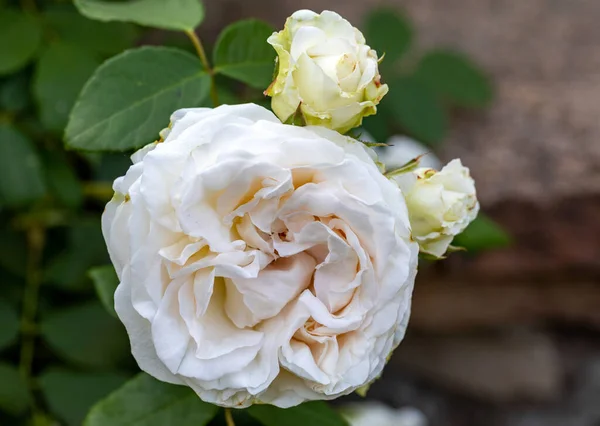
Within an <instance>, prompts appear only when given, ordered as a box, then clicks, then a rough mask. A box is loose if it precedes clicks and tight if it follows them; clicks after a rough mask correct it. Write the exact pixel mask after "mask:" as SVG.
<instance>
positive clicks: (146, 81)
mask: <svg viewBox="0 0 600 426" xmlns="http://www.w3.org/2000/svg"><path fill="white" fill-rule="evenodd" d="M209 87H210V77H209V76H208V74H207V73H206V72H204V71H203V70H202V66H201V64H200V61H199V60H198V59H197V58H196V57H194V56H193V55H191V54H189V53H186V52H183V51H180V50H177V49H172V48H165V47H143V48H139V49H134V50H128V51H126V52H124V53H122V54H121V55H118V56H116V57H114V58H112V59H110V60H108V61H106V62H105V63H104V64H102V65H101V66H100V67H99V68H98V69H97V70H96V72H95V73H94V75H93V76H92V78H90V80H89V81H88V82H87V84H86V85H85V87H84V88H83V91H82V92H81V95H80V97H79V100H78V101H77V103H76V104H75V107H74V108H73V111H72V112H71V116H70V118H69V123H68V125H67V129H66V132H65V137H66V141H67V146H69V147H70V148H76V149H82V150H87V151H101V150H105V151H123V150H128V149H133V148H139V147H141V146H143V145H145V144H147V143H150V142H152V141H153V140H155V139H157V138H158V132H159V131H160V130H162V129H163V128H164V127H166V126H167V125H168V124H169V116H170V114H171V113H172V112H173V111H175V110H176V109H178V108H182V107H193V106H196V105H199V104H200V103H201V102H202V100H203V99H204V98H205V97H206V96H207V94H208V91H209Z"/></svg>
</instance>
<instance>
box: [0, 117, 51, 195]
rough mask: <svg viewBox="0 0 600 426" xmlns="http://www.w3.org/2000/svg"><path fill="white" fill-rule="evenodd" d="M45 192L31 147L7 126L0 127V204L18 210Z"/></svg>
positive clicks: (14, 130) (22, 137)
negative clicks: (17, 208)
mask: <svg viewBox="0 0 600 426" xmlns="http://www.w3.org/2000/svg"><path fill="white" fill-rule="evenodd" d="M45 191H46V188H45V184H44V179H43V171H42V164H41V162H40V159H39V157H38V153H37V152H36V149H35V146H34V145H33V143H32V142H31V141H30V140H29V139H27V138H26V137H25V136H24V135H23V134H22V133H21V132H19V131H18V130H16V129H15V128H13V127H11V126H10V125H9V124H3V123H0V204H7V205H9V206H14V207H18V206H22V205H24V204H28V203H30V202H32V201H35V200H37V199H38V198H40V197H42V196H43V195H44V193H45Z"/></svg>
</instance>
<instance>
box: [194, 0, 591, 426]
mask: <svg viewBox="0 0 600 426" xmlns="http://www.w3.org/2000/svg"><path fill="white" fill-rule="evenodd" d="M206 3H207V5H206V6H207V7H206V9H207V13H208V17H207V19H206V21H205V23H204V26H203V31H204V35H205V36H206V37H207V38H208V39H214V36H215V34H216V33H217V31H218V30H219V29H220V28H222V27H223V26H224V25H225V24H227V23H229V22H231V21H234V20H236V19H241V18H247V17H257V18H261V19H264V20H267V21H269V22H271V23H272V24H273V25H275V26H276V27H278V28H279V27H281V26H282V25H283V22H284V19H285V18H286V17H287V16H289V15H290V14H291V13H292V12H293V11H295V10H297V9H300V8H308V9H313V10H316V11H321V10H323V9H331V10H335V11H337V12H338V13H340V14H341V15H343V16H344V17H346V18H347V19H348V20H350V21H351V22H352V23H354V24H355V25H356V26H358V27H360V25H361V22H362V20H363V17H364V15H365V14H366V13H367V12H368V11H370V10H372V9H373V8H374V7H376V6H378V5H382V4H385V5H393V6H396V7H398V8H399V9H400V10H402V11H403V12H404V13H406V14H407V16H408V17H409V18H410V19H411V20H412V22H413V23H414V25H415V27H416V33H417V41H416V42H417V44H418V45H420V46H422V47H429V46H433V45H435V46H443V47H452V48H456V49H458V50H461V51H463V52H465V53H467V54H468V55H470V56H471V57H472V58H473V59H474V60H475V61H476V62H478V63H479V64H480V65H481V66H482V67H483V68H484V69H485V70H486V71H487V72H488V73H489V74H490V75H491V76H492V77H493V78H494V82H495V86H496V100H495V102H494V104H493V106H492V107H491V108H490V109H488V110H485V111H482V112H468V113H460V114H458V115H456V116H455V117H452V122H451V132H450V133H451V135H450V137H449V138H447V140H446V141H444V146H443V148H442V149H441V151H440V152H439V155H440V157H441V158H442V160H449V159H452V158H454V157H460V158H462V160H463V162H464V163H465V164H466V165H467V166H468V167H470V168H471V171H472V173H473V175H474V177H475V179H476V181H477V185H478V190H479V197H480V200H481V202H482V206H483V209H484V211H486V213H488V214H489V215H490V216H491V217H493V218H494V219H495V220H497V221H498V222H499V223H500V224H501V225H503V226H504V227H505V228H506V229H507V230H508V231H509V232H510V233H511V234H512V235H513V237H514V239H515V243H514V244H513V246H512V247H510V248H507V249H502V250H496V251H493V252H487V253H484V254H482V255H480V256H477V257H476V258H474V257H469V256H468V255H453V256H452V258H451V259H449V260H448V261H446V262H443V263H440V264H436V265H433V266H425V267H422V270H421V273H420V276H419V279H418V283H417V288H416V290H415V295H414V306H413V316H412V322H411V324H410V326H409V333H408V337H407V339H406V340H405V341H404V342H403V343H402V345H401V346H400V347H399V348H398V349H397V351H396V353H395V356H394V357H393V359H392V361H391V362H390V366H389V367H388V369H387V370H386V372H385V374H384V376H383V378H382V379H381V380H380V381H378V382H377V383H376V384H375V385H374V386H373V387H372V389H371V392H370V394H369V396H370V397H373V398H378V399H381V400H383V401H385V402H387V403H388V404H391V405H393V406H404V405H411V406H415V407H417V408H419V409H420V410H422V411H423V412H424V413H425V415H426V416H427V418H428V419H429V423H430V424H431V425H434V426H435V425H444V426H448V425H450V426H454V425H484V426H489V425H491V426H493V425H511V426H512V425H515V426H521V425H523V426H536V425H540V426H542V425H543V426H554V425H556V426H571V425H573V426H588V425H589V426H594V425H600V339H599V337H600V333H599V331H600V25H599V24H598V22H600V2H599V1H598V0H528V1H523V2H519V1H515V0H512V1H511V0H454V1H449V0H406V1H401V0H396V1H388V2H381V1H376V0H360V1H359V0H302V1H298V0H260V1H257V0H254V1H247V0H246V1H244V0H221V1H216V0H215V1H212V2H208V1H207V2H206ZM384 78H385V76H384ZM374 426H375V425H374Z"/></svg>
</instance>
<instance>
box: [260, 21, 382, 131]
mask: <svg viewBox="0 0 600 426" xmlns="http://www.w3.org/2000/svg"><path fill="white" fill-rule="evenodd" d="M267 41H268V42H269V43H270V44H271V45H272V46H273V48H274V49H275V51H276V52H277V55H278V74H277V76H276V78H275V81H273V83H272V84H271V85H270V86H269V88H268V89H267V90H266V91H265V93H266V94H267V95H269V96H271V97H272V103H271V107H272V108H273V111H274V112H275V114H277V116H278V117H279V118H280V119H281V121H283V122H286V121H287V120H288V119H290V117H291V116H292V115H293V114H295V113H296V112H299V113H300V114H301V116H302V118H303V119H304V121H305V122H306V123H307V124H309V125H318V126H325V127H328V128H331V129H334V130H337V131H339V132H340V133H345V132H347V131H348V130H350V129H352V128H354V127H357V126H359V125H360V124H361V122H362V118H363V117H365V116H368V115H372V114H375V112H376V111H377V107H376V105H377V104H378V103H379V101H380V100H381V98H382V97H383V96H384V95H385V94H386V93H387V91H388V87H387V85H385V84H381V82H380V75H379V71H378V66H377V63H378V57H377V53H376V52H375V51H374V50H372V49H371V48H370V47H369V46H367V45H366V44H365V43H366V42H365V39H364V37H363V35H362V34H361V32H360V31H358V30H357V29H356V28H354V27H352V25H350V23H349V22H348V21H346V20H345V19H343V18H342V17H341V16H339V15H338V14H337V13H334V12H329V11H324V12H322V13H321V14H316V13H314V12H312V11H307V10H302V11H298V12H296V13H294V14H293V15H292V16H291V17H289V18H288V20H287V21H286V24H285V27H284V29H283V30H281V31H280V32H278V33H274V34H273V35H272V36H271V37H269V39H268V40H267Z"/></svg>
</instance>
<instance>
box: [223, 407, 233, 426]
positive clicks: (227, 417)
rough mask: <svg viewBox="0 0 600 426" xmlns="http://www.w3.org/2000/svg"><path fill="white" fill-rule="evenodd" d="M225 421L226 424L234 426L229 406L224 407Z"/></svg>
mask: <svg viewBox="0 0 600 426" xmlns="http://www.w3.org/2000/svg"><path fill="white" fill-rule="evenodd" d="M225 423H227V426H235V422H234V421H233V415H232V414H231V408H226V409H225Z"/></svg>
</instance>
